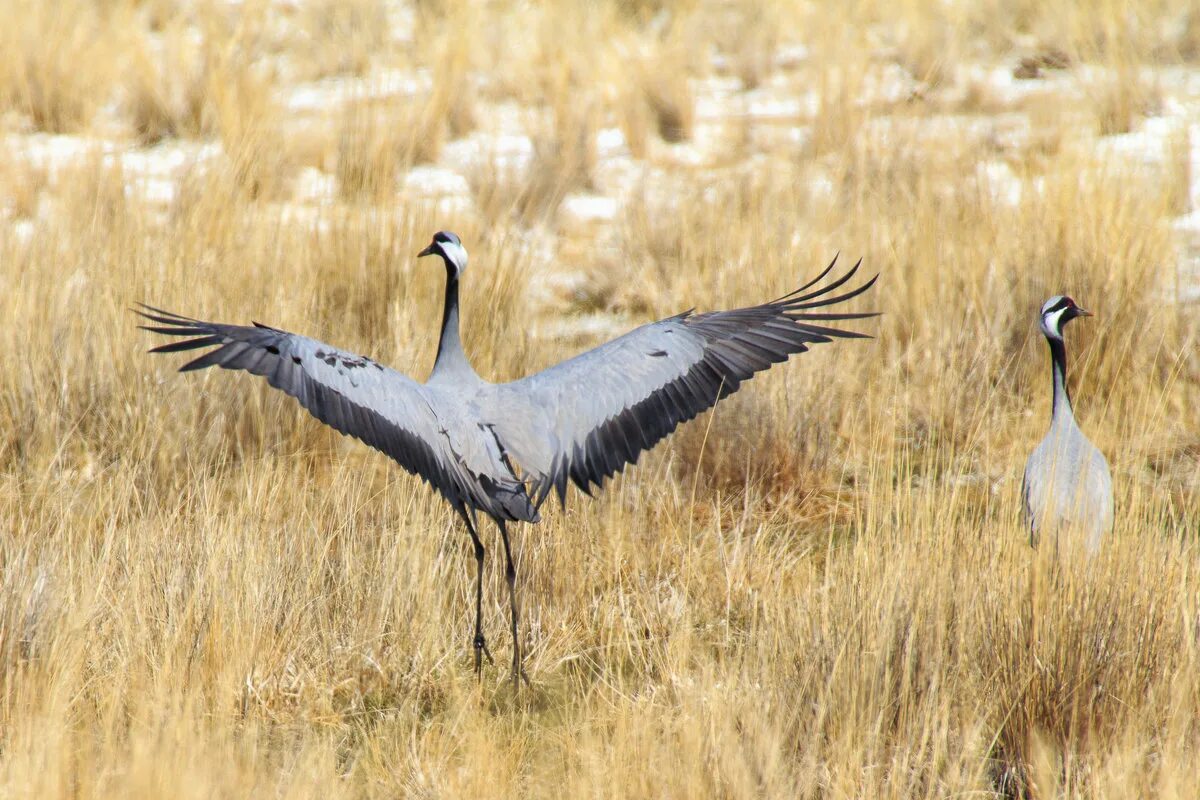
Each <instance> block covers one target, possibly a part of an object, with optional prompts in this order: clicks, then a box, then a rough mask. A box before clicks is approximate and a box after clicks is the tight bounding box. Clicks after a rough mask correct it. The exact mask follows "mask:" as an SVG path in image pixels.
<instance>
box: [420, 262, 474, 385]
mask: <svg viewBox="0 0 1200 800" xmlns="http://www.w3.org/2000/svg"><path fill="white" fill-rule="evenodd" d="M461 374H470V375H474V374H475V370H474V369H472V368H471V363H470V362H469V361H467V355H466V353H464V352H463V346H462V340H461V339H459V337H458V275H457V273H456V270H455V269H454V268H453V267H452V266H450V265H449V264H447V265H446V302H445V305H444V306H443V308H442V337H441V339H440V340H439V341H438V351H437V359H436V360H435V361H434V362H433V372H432V373H431V374H430V378H431V379H433V378H437V377H439V376H448V375H461Z"/></svg>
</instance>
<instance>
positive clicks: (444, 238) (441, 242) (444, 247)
mask: <svg viewBox="0 0 1200 800" xmlns="http://www.w3.org/2000/svg"><path fill="white" fill-rule="evenodd" d="M434 255H437V256H441V257H442V260H443V261H445V262H446V269H448V270H450V272H451V274H453V275H454V276H455V277H458V276H459V275H462V274H463V272H465V271H466V269H467V248H465V247H463V244H462V240H461V239H459V238H458V235H457V234H454V233H451V232H450V231H438V232H437V233H435V234H434V235H433V241H431V242H430V243H429V246H428V247H426V248H425V249H424V250H422V251H421V252H419V253H417V258H423V257H424V256H434Z"/></svg>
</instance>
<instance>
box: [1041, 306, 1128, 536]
mask: <svg viewBox="0 0 1200 800" xmlns="http://www.w3.org/2000/svg"><path fill="white" fill-rule="evenodd" d="M1090 316H1092V312H1090V311H1085V310H1084V309H1082V308H1080V307H1079V306H1078V305H1076V303H1075V301H1074V300H1072V299H1071V298H1069V297H1064V296H1062V295H1055V296H1054V297H1051V298H1050V299H1049V300H1047V301H1046V302H1045V303H1043V304H1042V309H1041V312H1040V317H1039V326H1040V327H1041V329H1042V335H1043V336H1045V337H1046V341H1047V342H1048V343H1049V345H1050V371H1051V377H1052V379H1053V392H1054V395H1053V405H1052V406H1051V411H1050V430H1049V431H1047V433H1046V436H1045V437H1044V438H1043V439H1042V441H1041V442H1039V443H1038V446H1037V447H1036V448H1034V450H1033V452H1032V453H1031V454H1030V456H1029V460H1028V461H1027V462H1026V463H1025V478H1024V481H1023V482H1022V487H1021V495H1022V497H1023V498H1024V504H1025V519H1026V521H1027V522H1028V524H1029V543H1030V544H1031V545H1033V546H1035V547H1036V546H1037V543H1038V539H1040V538H1041V537H1042V535H1043V534H1044V535H1047V536H1053V537H1054V544H1055V547H1056V548H1057V547H1058V545H1059V537H1061V536H1063V535H1077V536H1081V537H1082V543H1083V545H1084V547H1085V549H1086V551H1087V552H1088V554H1090V555H1094V554H1095V553H1096V552H1097V551H1098V550H1099V549H1100V540H1101V539H1102V538H1103V537H1104V535H1105V534H1106V533H1108V532H1109V531H1110V530H1112V524H1113V490H1112V476H1111V475H1109V472H1108V462H1107V461H1106V460H1105V459H1104V454H1103V453H1101V452H1100V451H1099V450H1097V449H1096V446H1095V445H1093V444H1092V443H1091V442H1090V441H1088V438H1087V437H1086V436H1084V435H1083V431H1082V430H1080V429H1079V424H1078V423H1076V422H1075V413H1074V412H1073V411H1072V410H1071V395H1070V392H1069V391H1068V390H1067V346H1066V343H1065V342H1063V334H1062V326H1063V325H1066V324H1067V323H1068V322H1070V321H1071V320H1073V319H1075V318H1076V317H1090Z"/></svg>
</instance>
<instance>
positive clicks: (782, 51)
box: [775, 44, 810, 69]
mask: <svg viewBox="0 0 1200 800" xmlns="http://www.w3.org/2000/svg"><path fill="white" fill-rule="evenodd" d="M809 55H810V52H809V49H808V48H807V47H805V46H804V45H802V44H785V45H783V46H782V47H780V48H779V49H777V50H776V51H775V66H776V68H778V69H795V68H796V67H798V66H800V65H801V64H803V63H804V62H805V61H808V58H809Z"/></svg>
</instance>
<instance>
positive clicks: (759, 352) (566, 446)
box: [492, 257, 878, 505]
mask: <svg viewBox="0 0 1200 800" xmlns="http://www.w3.org/2000/svg"><path fill="white" fill-rule="evenodd" d="M836 263H837V258H836V257H834V259H833V261H832V262H830V264H829V266H828V267H826V269H825V271H824V272H822V273H821V274H820V275H818V276H817V277H816V278H815V279H814V280H812V281H810V282H808V283H806V284H805V285H803V286H801V287H800V288H798V289H796V290H795V291H794V292H791V293H790V294H787V295H785V296H783V297H781V298H779V299H778V300H774V301H772V302H770V303H764V304H762V305H758V306H752V307H750V308H741V309H736V310H733V311H717V312H712V313H706V314H692V313H691V312H684V313H683V314H679V315H677V316H674V317H670V318H668V319H664V320H660V321H658V322H654V323H651V324H648V325H643V326H642V327H640V328H637V329H635V330H633V331H631V332H630V333H627V334H625V335H624V336H621V337H620V338H617V339H614V340H613V341H611V342H608V343H607V344H604V345H601V346H600V347H597V348H595V349H594V350H590V351H588V352H586V353H583V354H582V355H579V356H576V357H575V358H572V359H570V360H568V361H564V362H562V363H561V364H557V365H555V366H553V367H550V368H549V369H547V370H545V371H543V372H540V373H537V374H536V375H531V376H529V377H527V378H524V379H522V380H519V381H514V382H513V383H508V384H502V385H499V386H495V387H493V388H492V393H493V403H492V406H493V413H494V414H495V416H496V419H495V420H493V429H494V430H495V431H496V434H497V436H498V437H499V438H500V440H501V441H502V442H503V444H504V447H505V448H506V449H507V450H508V451H509V453H511V454H512V455H513V456H514V457H515V458H516V460H517V461H518V462H519V463H520V465H521V466H522V468H523V469H524V470H525V471H526V472H527V473H528V477H530V478H532V480H533V481H534V483H535V485H536V487H535V504H536V505H540V504H541V503H542V502H543V501H544V500H545V498H546V496H547V494H549V492H550V489H551V488H554V489H555V490H556V492H557V493H558V496H559V500H560V501H565V498H566V487H567V481H568V479H569V480H570V481H572V482H573V483H574V484H575V485H576V486H577V487H579V489H581V490H582V491H584V492H588V493H590V486H591V485H592V484H594V485H596V486H601V485H603V482H604V480H605V479H607V478H610V477H612V476H613V475H614V474H616V473H617V472H620V471H621V470H622V469H624V467H625V465H626V464H636V463H637V460H638V457H639V455H640V454H641V453H642V452H643V451H644V450H648V449H650V448H651V447H653V446H654V445H655V444H656V443H657V442H658V441H659V440H661V439H662V438H663V437H665V436H666V435H667V434H669V433H671V432H672V431H673V430H675V428H676V427H677V426H678V425H679V424H680V423H681V422H685V421H687V420H690V419H692V418H693V417H695V416H696V415H697V414H699V413H700V412H702V411H704V410H706V409H708V408H711V407H712V406H713V405H714V404H715V403H716V402H717V401H718V400H720V399H721V398H723V397H726V396H727V395H729V394H732V393H733V392H736V391H737V390H738V388H739V387H740V386H741V384H742V381H745V380H747V379H748V378H750V377H751V376H753V375H754V374H755V373H756V372H761V371H762V370H765V369H767V368H768V367H770V366H771V365H772V364H776V363H779V362H781V361H786V360H787V358H788V356H790V355H792V354H793V353H802V352H804V351H805V350H807V349H808V347H809V345H813V344H818V343H821V342H829V341H832V340H833V339H849V338H868V337H867V336H866V334H862V333H855V332H853V331H846V330H840V329H837V328H830V327H827V326H825V325H823V324H820V323H825V322H830V321H840V320H853V319H863V318H866V317H873V316H877V314H875V313H848V312H842V311H833V312H828V311H815V310H814V309H819V308H823V307H828V306H834V305H838V304H840V303H843V302H845V301H847V300H850V299H851V298H854V297H857V296H858V295H860V294H862V293H863V292H865V291H867V289H869V288H870V287H871V286H872V285H873V284H874V283H875V280H876V278H878V276H875V277H874V278H871V279H870V280H869V281H867V282H866V283H864V284H862V285H861V286H859V287H857V288H855V289H852V290H849V291H846V292H843V293H841V294H838V293H836V292H837V290H838V289H839V288H840V287H842V286H843V285H845V284H846V283H847V282H848V281H849V280H850V279H851V278H852V277H853V276H854V274H855V273H856V272H857V271H858V268H859V264H861V263H862V262H861V261H860V262H859V263H858V264H855V265H854V267H853V268H852V269H851V270H850V271H849V272H847V273H846V274H845V275H842V276H841V277H840V278H837V279H836V280H833V281H830V282H828V283H826V284H825V285H824V286H818V284H820V283H821V282H822V281H824V280H825V278H826V277H827V276H828V275H829V274H830V272H832V270H833V268H834V265H835V264H836ZM814 287H816V288H814Z"/></svg>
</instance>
